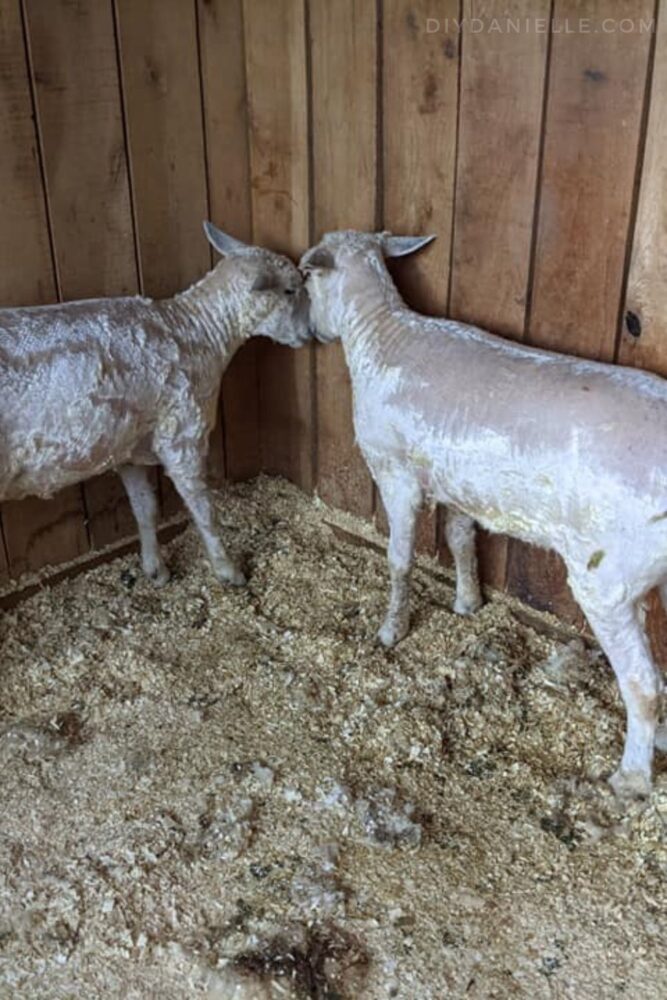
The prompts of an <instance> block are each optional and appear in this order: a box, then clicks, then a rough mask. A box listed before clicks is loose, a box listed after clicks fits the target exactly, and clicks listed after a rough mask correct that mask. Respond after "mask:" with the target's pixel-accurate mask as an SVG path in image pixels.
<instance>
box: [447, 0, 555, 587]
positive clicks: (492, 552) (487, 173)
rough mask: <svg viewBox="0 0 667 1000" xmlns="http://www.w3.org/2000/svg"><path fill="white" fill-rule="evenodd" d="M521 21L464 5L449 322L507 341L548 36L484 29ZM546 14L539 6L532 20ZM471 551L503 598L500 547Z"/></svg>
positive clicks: (525, 254) (520, 6) (523, 293)
mask: <svg viewBox="0 0 667 1000" xmlns="http://www.w3.org/2000/svg"><path fill="white" fill-rule="evenodd" d="M473 8H474V9H473ZM524 12H525V4H524V3H523V2H522V0H512V2H511V3H508V2H505V0H484V2H476V3H475V4H474V5H473V3H472V2H471V0H465V2H464V4H463V17H464V30H463V35H462V57H461V60H462V61H461V96H460V127H459V145H458V166H457V186H456V209H455V218H454V240H453V260H452V282H451V302H450V315H451V316H452V317H453V318H454V319H461V320H464V321H465V322H467V323H475V324H477V325H479V326H482V327H485V328H486V329H489V330H492V331H494V332H496V333H501V334H504V335H505V336H508V337H512V338H515V339H520V338H521V337H522V336H523V334H524V329H525V313H526V299H527V293H528V283H529V275H530V258H531V241H532V233H533V223H534V215H535V197H536V188H537V175H538V164H539V151H540V136H541V127H542V110H543V103H544V87H545V83H546V69H547V48H548V35H547V33H546V32H543V33H539V32H535V31H526V30H522V31H519V32H513V31H509V30H504V31H500V32H496V31H490V30H489V27H490V25H491V24H492V23H494V20H495V21H496V22H497V23H499V24H501V25H505V24H506V23H507V21H508V20H510V21H516V20H517V19H519V21H520V23H522V24H523V23H524V22H523V21H522V15H523V14H524ZM549 12H550V0H539V2H536V3H535V4H533V6H532V8H531V18H532V17H535V18H544V17H547V16H548V15H549ZM473 18H474V19H475V20H474V22H473ZM473 23H474V25H475V30H474V31H473V30H471V25H472V24H473ZM480 25H484V30H478V28H479V26H480ZM490 164H492V165H493V166H492V169H490ZM443 538H444V532H443ZM478 551H479V560H480V571H481V575H482V579H483V581H484V582H485V583H487V584H489V585H490V586H493V587H496V588H500V589H502V588H503V587H504V585H505V573H506V564H507V540H506V539H505V538H501V537H498V536H490V535H488V534H486V533H485V532H483V531H480V532H479V537H478Z"/></svg>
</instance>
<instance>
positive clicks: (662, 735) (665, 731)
mask: <svg viewBox="0 0 667 1000" xmlns="http://www.w3.org/2000/svg"><path fill="white" fill-rule="evenodd" d="M655 748H656V750H663V751H665V752H666V753H667V722H663V723H662V724H661V725H659V726H658V728H657V729H656V731H655Z"/></svg>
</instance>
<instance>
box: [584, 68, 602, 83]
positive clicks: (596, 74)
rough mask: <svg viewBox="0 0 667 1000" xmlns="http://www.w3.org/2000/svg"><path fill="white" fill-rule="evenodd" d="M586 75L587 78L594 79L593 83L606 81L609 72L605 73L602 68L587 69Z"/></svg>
mask: <svg viewBox="0 0 667 1000" xmlns="http://www.w3.org/2000/svg"><path fill="white" fill-rule="evenodd" d="M584 77H585V79H586V80H592V81H593V83H604V81H605V80H606V79H607V74H606V73H603V72H602V70H601V69H585V70H584Z"/></svg>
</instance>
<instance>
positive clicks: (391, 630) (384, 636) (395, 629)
mask: <svg viewBox="0 0 667 1000" xmlns="http://www.w3.org/2000/svg"><path fill="white" fill-rule="evenodd" d="M407 634H408V626H407V624H406V625H404V626H400V625H396V624H394V623H393V622H385V623H384V624H383V626H382V628H381V629H380V630H379V632H378V640H379V641H380V642H381V643H382V645H383V646H385V647H386V648H387V649H391V647H392V646H395V645H396V643H398V642H400V641H401V639H404V638H405V637H406V635H407Z"/></svg>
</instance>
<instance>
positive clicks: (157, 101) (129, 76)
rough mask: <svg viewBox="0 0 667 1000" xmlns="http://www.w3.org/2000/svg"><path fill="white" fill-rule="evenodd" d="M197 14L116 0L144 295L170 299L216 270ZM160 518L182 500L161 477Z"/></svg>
mask: <svg viewBox="0 0 667 1000" xmlns="http://www.w3.org/2000/svg"><path fill="white" fill-rule="evenodd" d="M196 14H197V10H196V6H195V4H194V3H183V2H182V0H143V2H142V3H136V0H116V16H117V24H118V35H119V49H120V59H121V72H122V78H123V93H124V100H125V120H126V124H127V135H128V152H129V158H130V169H131V176H132V184H133V190H134V202H135V218H136V228H137V243H138V250H139V260H140V267H141V275H142V281H143V290H144V291H145V292H146V294H148V295H153V296H155V297H159V296H168V295H172V294H173V293H174V292H177V291H179V290H181V289H183V288H186V287H187V286H188V285H190V284H191V283H192V282H193V281H195V280H197V279H198V278H200V277H201V276H202V275H203V274H205V272H206V271H207V270H209V268H210V266H211V256H210V252H209V247H208V244H207V242H206V240H205V238H204V235H203V232H202V220H203V219H205V218H207V217H208V214H209V213H208V193H207V184H206V158H205V149H204V128H203V116H202V102H201V84H200V76H199V51H198V39H197V17H196ZM160 489H161V499H162V513H163V515H164V516H167V517H170V516H172V514H173V513H174V512H175V511H176V510H178V508H179V502H178V500H177V498H176V495H175V491H174V490H173V487H172V485H171V482H170V480H169V479H168V478H166V477H164V476H161V478H160Z"/></svg>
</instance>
